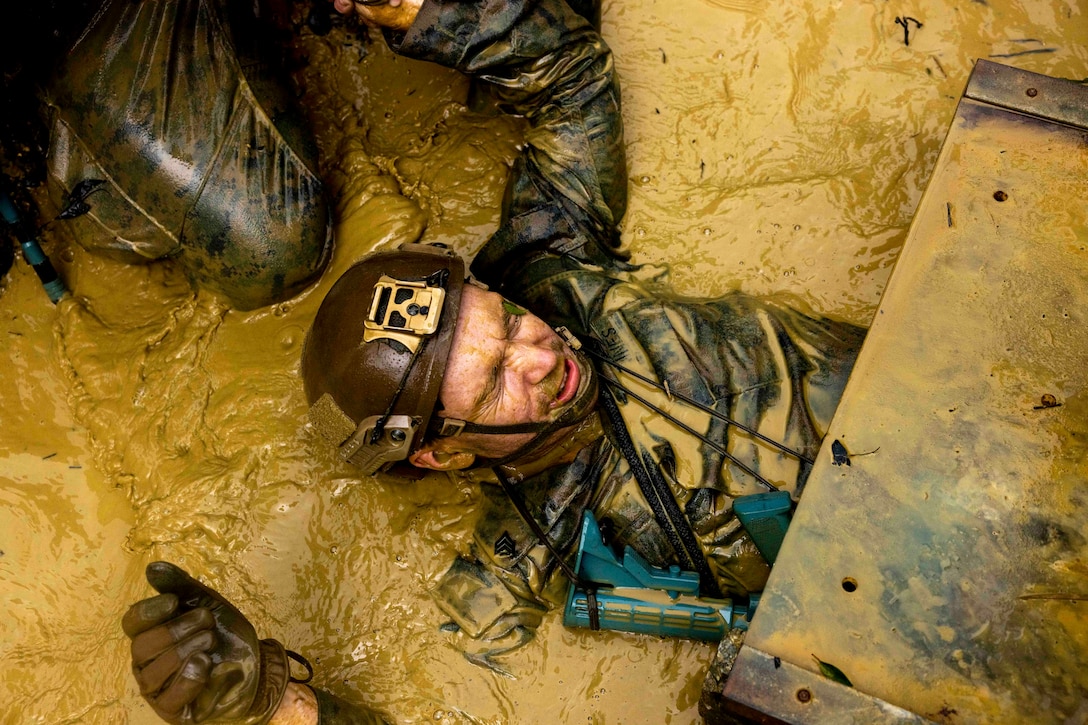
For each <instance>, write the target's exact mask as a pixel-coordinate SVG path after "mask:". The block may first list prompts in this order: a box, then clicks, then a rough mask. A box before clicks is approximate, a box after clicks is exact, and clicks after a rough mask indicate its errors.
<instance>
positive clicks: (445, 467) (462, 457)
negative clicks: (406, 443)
mask: <svg viewBox="0 0 1088 725" xmlns="http://www.w3.org/2000/svg"><path fill="white" fill-rule="evenodd" d="M408 462H409V463H411V464H412V465H413V466H415V467H416V468H428V469H430V470H432V471H460V470H461V469H463V468H468V467H469V466H471V465H472V464H473V463H475V462H476V455H475V454H473V453H465V452H463V451H459V452H457V453H445V452H443V451H436V450H434V449H432V448H420V449H419V450H418V451H416V452H415V453H413V454H412V455H410V456H408Z"/></svg>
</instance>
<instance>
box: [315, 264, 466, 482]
mask: <svg viewBox="0 0 1088 725" xmlns="http://www.w3.org/2000/svg"><path fill="white" fill-rule="evenodd" d="M465 276H466V269H465V263H464V261H463V260H462V259H461V257H460V256H459V255H458V254H457V253H456V252H454V251H452V250H450V249H445V248H443V247H440V246H432V245H425V244H405V245H403V246H401V247H400V249H398V250H396V251H391V252H378V253H376V254H372V255H370V256H368V257H366V258H364V259H363V260H361V261H359V262H358V263H356V264H355V265H354V266H352V267H351V268H350V269H348V271H346V272H345V273H344V274H343V275H342V276H341V277H340V279H338V280H337V281H336V283H335V284H334V285H333V287H332V289H331V290H329V293H328V294H327V295H326V296H325V299H324V301H323V302H322V303H321V308H320V309H319V310H318V312H317V317H316V318H315V319H314V323H313V326H312V327H311V328H310V331H309V333H308V335H307V337H306V344H305V346H304V348H303V352H302V379H303V383H304V385H305V389H306V399H307V400H308V402H309V403H310V421H311V422H312V423H313V425H314V427H315V428H317V429H318V431H319V432H321V434H322V435H324V436H325V437H326V438H328V439H330V440H331V441H332V442H333V443H334V444H335V445H337V446H338V447H339V451H340V457H341V458H343V459H344V460H346V461H350V462H351V463H354V464H356V465H358V466H360V467H361V468H362V469H363V470H364V471H365V472H366V473H368V474H372V473H375V472H377V471H379V470H383V469H389V468H390V467H392V466H393V465H395V464H397V463H399V462H401V461H404V460H405V459H406V458H408V456H409V455H410V454H411V453H412V452H414V451H415V450H417V449H418V448H419V447H420V446H421V445H422V443H423V440H424V437H425V435H426V432H427V430H428V426H429V424H430V423H431V419H432V416H433V414H434V409H435V404H436V402H437V400H438V392H439V389H440V388H441V385H442V376H443V373H444V372H445V370H446V361H447V360H448V358H449V354H450V346H451V344H452V340H453V333H454V328H455V327H456V323H457V315H458V311H459V310H460V305H461V291H462V289H463V288H464V284H465ZM402 473H403V472H402Z"/></svg>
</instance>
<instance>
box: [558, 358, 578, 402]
mask: <svg viewBox="0 0 1088 725" xmlns="http://www.w3.org/2000/svg"><path fill="white" fill-rule="evenodd" d="M581 380H582V371H581V370H579V369H578V363H576V362H575V361H574V360H572V359H571V358H566V359H565V360H564V361H563V379H562V380H561V381H560V382H559V392H558V393H556V395H555V403H554V406H553V407H557V406H560V405H566V404H567V403H569V402H570V401H572V400H574V395H575V393H577V392H578V384H579V383H580V382H581Z"/></svg>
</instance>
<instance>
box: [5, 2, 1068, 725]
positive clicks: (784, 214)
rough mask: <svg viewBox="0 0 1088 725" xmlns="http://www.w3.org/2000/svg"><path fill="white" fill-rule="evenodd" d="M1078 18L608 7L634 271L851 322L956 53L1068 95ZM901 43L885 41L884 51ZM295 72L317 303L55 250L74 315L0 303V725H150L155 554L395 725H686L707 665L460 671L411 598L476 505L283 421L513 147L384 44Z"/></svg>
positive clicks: (435, 482) (486, 196)
mask: <svg viewBox="0 0 1088 725" xmlns="http://www.w3.org/2000/svg"><path fill="white" fill-rule="evenodd" d="M1086 11H1088V5H1086V4H1085V3H1084V2H1031V3H1028V2H1023V3H1020V2H1013V1H1008V0H1006V1H997V0H992V1H991V2H989V3H981V2H935V1H932V0H917V1H916V2H913V3H910V4H908V5H905V6H896V5H894V4H891V3H887V2H883V1H879V2H871V3H860V4H858V3H849V4H840V3H830V4H829V3H816V2H802V1H793V0H791V1H790V2H786V3H775V4H771V5H770V7H768V4H766V3H756V2H746V1H745V0H688V1H687V2H683V3H661V2H654V1H653V0H631V1H629V2H622V3H621V2H612V3H606V4H605V6H604V21H603V25H604V27H603V32H604V35H605V37H606V39H607V40H608V41H609V42H610V44H611V45H612V47H613V49H614V50H615V51H616V65H617V68H618V69H619V72H620V76H621V81H622V83H623V88H624V104H625V105H624V121H625V124H626V130H627V138H628V149H629V161H630V192H631V200H630V208H629V209H630V210H629V213H628V215H627V218H626V220H625V222H624V239H625V241H626V243H627V244H628V245H629V247H630V248H631V251H632V253H633V254H634V257H635V259H636V261H640V262H646V263H664V262H669V263H671V267H672V269H671V278H672V281H673V283H674V284H675V285H676V286H677V288H678V289H680V290H682V291H684V292H687V293H690V294H693V295H708V294H714V293H720V292H723V291H726V290H729V289H735V288H740V289H744V290H746V291H749V292H753V293H758V294H781V295H786V296H789V297H790V298H791V299H792V300H793V301H794V302H796V303H797V304H801V305H805V306H808V307H811V308H813V309H816V310H819V311H822V312H825V313H828V314H833V315H837V316H840V317H844V318H847V319H850V320H852V321H855V322H859V323H863V324H865V323H867V322H868V320H869V319H870V318H871V316H872V314H873V313H874V311H875V309H876V306H877V304H878V302H879V299H880V295H881V291H882V289H883V287H884V284H885V282H886V281H887V278H888V275H889V274H890V272H891V269H892V266H893V265H894V262H895V259H896V256H897V253H898V251H899V249H900V247H901V245H902V243H903V241H904V239H905V236H906V232H907V228H908V225H909V223H910V220H911V216H912V214H913V211H914V209H915V207H916V206H917V204H918V200H919V198H920V196H921V194H922V191H923V189H924V187H925V184H926V180H927V178H928V175H929V173H930V171H931V169H932V166H933V163H934V161H935V159H936V155H937V152H938V150H939V148H940V144H941V141H942V139H943V137H944V133H945V129H946V127H947V124H948V122H949V121H950V120H951V117H952V114H953V111H954V108H955V103H956V100H957V98H958V96H959V94H960V92H961V91H962V88H963V86H964V84H965V83H966V80H967V76H968V74H969V72H970V69H971V65H972V63H973V61H974V59H976V58H987V57H988V58H992V59H995V60H998V61H1002V62H1008V63H1010V64H1014V65H1017V66H1019V67H1023V68H1026V69H1029V70H1034V71H1038V72H1044V73H1049V74H1051V75H1057V76H1063V77H1068V78H1074V79H1082V78H1085V77H1088V51H1086V50H1085V49H1086V48H1088V18H1086V16H1085V13H1086ZM908 15H909V16H910V17H911V18H913V19H914V20H915V21H917V23H920V24H921V27H917V25H916V23H915V22H909V21H908V22H907V30H908V31H909V37H908V40H909V45H908V44H906V43H905V42H904V27H903V25H901V24H900V23H897V22H896V20H897V18H899V19H902V18H904V17H906V16H908ZM299 43H300V48H301V50H302V52H303V53H304V55H305V56H306V57H307V58H308V61H309V65H308V66H307V67H306V68H304V69H303V70H301V71H300V72H299V73H298V74H297V77H296V82H297V83H298V84H299V88H300V90H301V91H302V92H303V96H302V98H303V101H304V102H305V103H306V105H307V107H308V108H309V109H310V110H311V111H313V115H314V124H315V130H316V132H317V136H318V140H319V143H320V146H321V149H322V156H323V163H324V169H323V173H324V175H325V177H326V178H327V179H328V182H329V187H330V190H331V192H332V195H333V199H334V202H335V206H336V209H337V212H338V220H339V221H338V228H337V242H338V247H337V252H336V257H335V259H334V262H333V266H332V268H331V269H330V270H329V271H328V273H327V274H326V275H325V277H324V278H323V279H322V281H321V282H320V284H318V285H317V286H315V287H314V288H313V289H311V290H309V291H308V292H307V293H306V294H304V295H302V296H300V297H299V298H297V299H295V300H292V301H290V302H288V303H286V304H283V305H279V306H276V307H273V308H267V309H264V310H259V311H257V312H253V313H246V314H240V313H237V312H234V311H231V310H229V309H228V308H227V307H226V306H225V305H224V304H223V303H222V302H220V301H219V300H216V299H215V298H213V297H212V296H210V295H206V294H196V293H194V292H193V291H192V290H191V289H190V287H189V285H188V283H187V282H186V280H185V279H184V277H183V276H182V275H181V273H180V272H179V271H177V270H175V269H174V268H173V267H172V266H171V265H170V264H168V263H164V264H155V265H151V266H147V267H128V266H122V265H119V264H115V263H112V262H108V261H104V260H101V259H97V258H94V257H91V256H89V255H87V254H86V253H84V252H82V250H81V249H80V248H79V246H78V245H77V244H74V243H73V242H72V240H69V239H65V238H63V237H62V236H54V237H50V238H48V239H47V240H46V242H47V249H48V251H49V252H50V254H51V255H52V256H53V258H54V259H55V260H56V261H57V263H58V265H59V266H60V267H61V268H62V272H63V274H64V275H65V277H66V279H68V281H69V283H70V286H71V287H72V288H73V290H74V294H73V295H72V296H71V297H69V298H68V299H66V300H65V301H63V302H62V303H61V304H60V305H59V306H57V307H56V308H54V307H53V306H51V305H50V304H49V303H48V300H47V299H46V298H45V296H44V294H43V293H42V292H41V289H40V287H38V285H37V282H36V280H35V278H34V277H33V274H32V273H31V272H29V270H28V268H27V267H26V266H25V265H23V264H21V263H20V264H18V265H17V267H16V269H15V270H13V272H12V274H11V275H10V276H9V277H8V278H7V280H6V281H5V288H4V290H3V294H2V296H0V312H2V316H0V323H2V326H3V329H2V330H0V336H2V338H3V348H2V353H0V355H2V360H3V362H4V363H5V364H4V365H3V368H2V370H0V411H2V413H0V414H2V416H3V426H2V433H0V500H2V501H3V507H2V508H0V597H2V601H3V603H4V612H5V617H4V618H3V619H0V658H2V660H3V662H4V666H3V668H0V693H2V698H0V700H2V701H3V703H4V704H3V705H2V706H0V715H2V717H0V719H2V720H3V721H4V722H44V723H60V722H87V723H116V722H133V723H151V722H155V719H154V717H153V715H152V713H151V711H150V710H149V709H148V708H147V707H146V706H144V705H143V703H142V701H141V700H140V698H139V696H138V693H137V692H136V691H135V689H134V687H133V684H132V682H131V678H130V676H129V673H128V671H127V648H126V641H125V640H124V638H123V637H122V636H121V634H120V631H119V627H118V624H117V623H118V620H119V618H120V616H121V614H122V612H123V611H124V609H125V608H126V607H127V604H128V603H129V602H131V601H134V600H135V599H138V598H141V597H142V596H145V595H146V593H147V591H148V590H147V587H146V584H144V583H143V581H142V569H143V566H144V565H145V564H146V563H147V562H148V561H150V560H153V559H157V558H166V559H169V560H172V561H175V562H177V563H179V564H181V565H183V566H185V567H187V568H188V569H189V570H190V571H192V572H193V573H194V574H196V575H198V576H200V577H202V578H204V579H206V580H208V581H209V582H211V583H212V584H213V585H214V586H216V587H217V588H219V589H220V590H221V591H223V592H224V593H225V594H226V595H228V596H229V597H230V598H232V599H233V600H234V601H235V602H236V603H237V604H238V606H239V607H240V608H241V609H242V610H243V611H244V612H246V613H247V614H248V615H249V616H250V618H251V619H252V620H253V621H254V623H255V624H256V626H257V628H258V631H259V632H260V633H261V634H262V636H269V637H276V638H279V639H281V640H282V641H284V642H285V643H287V644H288V646H290V647H291V648H293V649H296V650H299V651H301V652H303V653H304V654H306V655H307V656H308V657H309V658H310V659H311V660H312V661H313V662H314V663H315V667H316V670H317V673H318V674H317V681H318V684H320V685H321V686H323V687H326V688H327V689H330V690H332V691H334V692H336V693H338V694H340V695H342V696H344V697H348V698H351V699H355V700H357V701H360V702H364V703H367V704H369V705H372V706H374V707H377V708H379V709H381V710H383V711H384V712H386V713H387V714H388V715H389V716H390V717H391V718H392V719H393V720H395V721H397V722H406V723H407V722H415V723H422V722H437V723H440V722H451V723H467V722H484V723H505V722H516V723H547V722H562V723H578V722H594V723H666V722H671V723H694V722H698V721H699V716H698V712H697V707H696V702H697V699H698V694H699V689H700V686H701V683H702V678H703V674H704V671H705V668H706V666H707V664H708V663H709V661H710V659H711V657H712V655H713V647H712V646H710V645H705V644H697V643H692V642H683V641H666V640H658V639H653V638H646V637H636V636H630V635H622V634H608V633H604V634H591V633H586V632H575V631H568V630H565V629H563V628H562V627H561V626H560V624H559V622H558V616H557V615H554V614H553V615H552V616H549V617H548V618H547V619H546V622H545V625H544V627H543V628H542V630H541V632H540V636H538V638H537V639H536V640H535V641H534V642H532V643H531V644H530V645H528V646H527V647H525V648H523V649H522V650H520V651H518V652H516V653H514V654H512V655H510V656H508V657H506V658H505V659H503V660H502V665H503V667H505V668H506V670H507V676H504V675H502V674H498V673H495V672H492V671H489V670H485V669H481V668H479V667H476V666H473V665H470V664H469V663H468V662H466V661H465V660H464V659H463V658H462V656H461V654H460V652H459V650H458V649H457V645H458V644H459V642H458V641H457V640H456V639H455V638H452V637H451V636H450V635H448V634H445V633H443V632H440V631H439V629H438V626H439V625H440V624H441V623H442V622H443V621H444V618H443V616H442V615H441V613H440V612H439V610H438V609H437V608H436V607H435V606H434V604H433V603H432V602H431V600H430V598H429V596H428V595H427V589H428V587H429V586H431V585H432V583H433V582H434V581H435V579H436V577H437V576H438V575H440V574H441V573H442V571H444V569H445V567H446V566H447V564H448V562H449V560H450V559H451V557H452V556H453V555H454V554H455V553H456V552H458V551H462V550H464V549H465V548H466V547H467V545H468V541H469V538H470V535H471V530H472V523H473V522H472V518H473V505H472V504H473V502H474V500H475V499H476V497H477V492H476V490H475V489H474V488H473V487H472V486H471V485H469V484H466V483H461V482H457V481H449V480H447V479H444V478H443V479H428V480H424V481H421V482H419V483H413V484H394V483H391V482H386V481H382V482H376V481H373V480H370V479H362V478H360V477H358V476H357V475H356V474H355V472H354V471H353V470H351V469H350V468H348V467H346V466H344V465H342V464H340V463H338V461H337V459H336V458H335V456H334V455H333V454H332V453H331V452H330V451H329V450H328V449H327V448H326V447H325V446H324V445H323V444H322V443H321V441H320V440H319V439H318V438H317V437H316V435H315V434H314V433H313V432H312V431H311V430H310V429H309V428H308V427H307V426H306V424H305V401H304V400H303V396H302V391H301V384H300V381H299V378H298V373H297V370H298V358H299V353H300V348H301V344H302V340H303V337H304V334H305V330H306V328H307V326H308V325H309V321H310V320H311V319H312V317H313V315H314V313H315V311H316V308H317V305H318V304H319V303H320V300H321V298H322V296H323V295H324V293H325V291H326V290H327V289H328V287H329V286H330V285H331V283H332V281H333V280H335V278H336V276H337V275H338V274H339V272H341V271H342V270H343V269H345V268H346V267H347V266H348V265H350V264H351V263H352V262H353V261H354V260H355V259H358V258H359V257H360V256H362V255H364V254H366V253H368V252H369V251H371V250H373V249H377V248H384V247H388V246H391V245H394V244H398V243H400V242H403V241H409V240H413V239H417V238H422V239H423V240H424V241H439V240H441V241H446V242H448V243H452V244H453V245H454V246H456V247H457V248H458V249H459V250H461V251H462V252H464V253H465V254H471V253H472V252H473V251H475V249H477V248H478V247H479V245H480V244H481V243H482V241H483V239H485V238H486V236H487V235H488V234H489V233H490V232H491V231H493V230H494V228H495V226H496V224H497V211H496V210H497V208H498V202H499V199H500V198H501V192H502V186H503V183H504V180H505V173H506V168H507V164H508V163H509V162H510V160H511V159H512V158H513V156H514V154H515V153H516V148H517V143H518V138H519V137H518V132H519V124H518V122H517V121H515V120H512V119H507V118H502V117H496V116H495V115H494V114H493V113H491V112H489V111H488V109H487V108H486V105H481V106H476V105H473V106H472V107H473V108H477V109H478V110H476V111H472V110H469V109H468V107H466V101H467V100H468V99H469V98H470V96H471V95H472V94H471V88H470V86H469V84H468V83H467V82H466V81H465V80H464V79H462V78H460V77H458V76H457V75H456V74H452V73H449V72H445V71H442V70H440V69H435V68H433V67H430V66H427V65H424V64H419V63H415V62H410V61H406V60H404V59H397V58H394V57H392V56H391V55H390V54H389V53H388V52H387V51H386V49H385V48H384V45H383V43H382V41H381V40H380V39H378V38H375V39H373V40H372V41H370V42H364V41H363V40H360V39H359V38H358V37H356V35H355V34H354V32H353V31H349V30H348V29H346V28H344V27H337V28H335V29H334V30H333V32H332V33H330V34H329V35H328V36H326V37H324V38H318V37H316V36H313V35H312V34H310V33H309V32H308V31H306V30H303V31H301V34H300V41H299Z"/></svg>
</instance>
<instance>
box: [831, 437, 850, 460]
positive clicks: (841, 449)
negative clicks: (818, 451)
mask: <svg viewBox="0 0 1088 725" xmlns="http://www.w3.org/2000/svg"><path fill="white" fill-rule="evenodd" d="M844 464H845V465H847V466H849V465H850V454H849V453H847V452H846V446H844V445H843V444H842V443H840V442H839V439H838V438H836V439H835V440H833V441H832V442H831V465H833V466H842V465H844Z"/></svg>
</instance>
